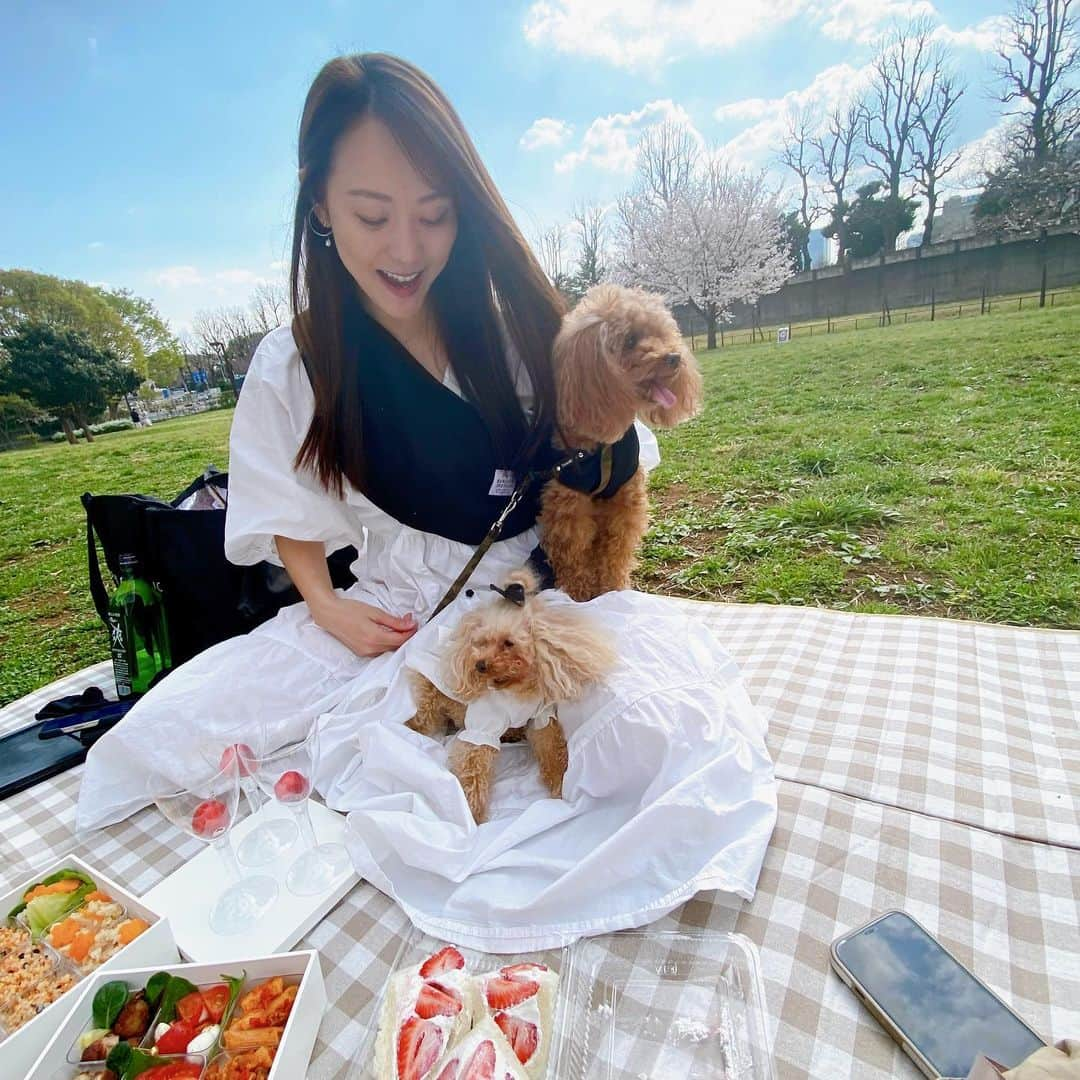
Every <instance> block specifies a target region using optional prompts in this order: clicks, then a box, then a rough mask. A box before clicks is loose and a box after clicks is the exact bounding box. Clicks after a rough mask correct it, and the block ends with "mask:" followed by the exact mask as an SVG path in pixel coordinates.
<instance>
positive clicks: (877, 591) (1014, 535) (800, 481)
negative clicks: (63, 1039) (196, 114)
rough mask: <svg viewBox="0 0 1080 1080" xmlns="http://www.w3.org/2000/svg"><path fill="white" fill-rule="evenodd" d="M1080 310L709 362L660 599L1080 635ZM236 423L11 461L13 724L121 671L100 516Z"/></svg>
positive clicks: (652, 547)
mask: <svg viewBox="0 0 1080 1080" xmlns="http://www.w3.org/2000/svg"><path fill="white" fill-rule="evenodd" d="M1078 338H1080V306H1073V307H1069V308H1062V309H1054V310H1046V311H1041V312H1040V311H1033V312H1027V311H1025V312H1023V313H1019V314H994V315H992V316H988V317H985V318H978V319H971V320H966V319H965V320H957V321H953V322H950V323H934V324H929V323H920V324H912V325H909V326H893V327H890V328H886V329H880V330H879V329H871V330H865V331H858V332H853V333H850V334H838V335H834V336H832V337H824V338H817V337H815V338H810V339H798V340H796V341H793V342H791V343H790V344H788V345H782V346H780V345H761V344H758V345H747V346H745V347H737V348H728V349H725V350H723V351H722V352H714V353H706V354H703V355H702V357H701V362H702V365H703V367H704V369H705V373H706V381H707V406H706V409H705V412H704V413H703V415H702V416H701V417H699V418H698V419H696V420H694V421H692V422H691V423H689V424H687V425H684V426H683V427H682V428H680V429H679V430H678V431H676V432H673V433H669V434H666V435H664V436H663V437H662V450H663V453H664V462H663V464H662V465H661V466H660V468H659V469H658V470H657V471H656V473H655V474H654V476H653V484H652V488H653V507H654V514H653V528H652V530H651V531H650V533H649V536H648V538H647V541H646V544H645V549H644V552H643V559H642V565H641V569H640V572H639V575H638V581H639V584H640V586H641V587H642V588H645V589H649V590H651V591H655V592H668V593H675V594H679V595H683V596H693V597H698V598H701V599H717V600H729V601H768V602H776V603H789V604H814V605H819V606H825V607H833V608H845V609H849V610H856V611H886V612H908V613H914V614H934V615H948V616H953V617H957V618H968V619H982V620H990V621H998V622H1009V623H1022V624H1030V625H1036V626H1071V627H1076V626H1080V461H1078V455H1080V362H1078V359H1077V357H1078V348H1077V344H1076V343H1077V340H1078ZM230 418H231V413H229V412H216V413H207V414H203V415H201V416H196V417H191V418H187V419H183V420H172V421H169V422H167V423H164V424H161V425H159V426H156V427H154V428H152V429H150V430H138V431H130V432H121V433H118V434H114V435H107V436H102V437H101V438H99V439H98V440H97V441H96V442H95V443H94V444H93V445H86V444H80V445H78V446H74V447H73V446H68V445H66V444H61V445H56V446H43V447H41V448H40V449H34V450H27V451H19V452H14V453H8V454H3V455H0V510H2V520H3V524H4V529H3V533H2V535H0V704H3V703H5V702H8V701H11V700H12V699H14V698H16V697H18V696H19V695H21V694H24V693H27V692H28V691H30V690H32V689H34V688H35V687H37V686H40V685H41V684H43V683H45V682H48V681H49V680H51V679H54V678H57V677H58V676H60V675H63V674H65V673H67V672H71V671H74V670H76V669H78V668H79V667H82V666H83V665H85V664H88V663H91V662H93V661H96V660H102V659H105V658H106V657H107V655H108V654H107V648H106V637H105V633H104V630H103V629H102V627H101V625H100V624H99V623H98V621H97V617H96V615H95V614H94V611H93V607H92V605H91V602H90V595H89V587H88V584H87V575H86V543H85V526H84V518H83V514H82V508H81V506H80V504H79V495H80V494H81V493H82V492H83V491H92V492H95V493H103V492H120V491H139V492H143V493H145V494H150V495H159V496H162V497H172V496H173V495H175V494H176V493H177V492H178V491H180V490H181V489H182V488H183V487H184V486H185V485H186V484H187V483H188V482H189V481H190V480H192V479H193V478H194V477H195V476H196V475H198V474H199V473H200V472H201V471H202V470H203V468H205V466H206V465H207V464H209V463H213V464H215V465H217V466H218V467H219V468H225V467H226V466H227V464H228V461H227V441H228V427H229V421H230Z"/></svg>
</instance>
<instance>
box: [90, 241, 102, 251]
mask: <svg viewBox="0 0 1080 1080" xmlns="http://www.w3.org/2000/svg"><path fill="white" fill-rule="evenodd" d="M86 246H87V247H88V248H89V249H90V250H91V251H97V249H98V248H103V247H104V246H105V241H104V240H91V241H90V243H89V244H87V245H86Z"/></svg>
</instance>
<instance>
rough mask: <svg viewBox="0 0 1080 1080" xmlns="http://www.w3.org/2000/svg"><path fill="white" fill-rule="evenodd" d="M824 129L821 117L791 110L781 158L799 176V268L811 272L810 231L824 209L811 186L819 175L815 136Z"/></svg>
mask: <svg viewBox="0 0 1080 1080" xmlns="http://www.w3.org/2000/svg"><path fill="white" fill-rule="evenodd" d="M820 127H821V118H820V117H819V116H818V115H817V113H816V112H814V111H813V110H810V109H799V108H796V109H792V110H790V111H789V112H788V115H787V130H786V133H785V135H784V142H783V145H782V147H781V149H780V153H779V155H778V160H779V162H780V164H781V165H786V166H787V167H788V168H789V169H790V170H791V171H792V172H793V173H794V174H795V176H796V179H797V183H798V187H797V188H796V192H797V196H798V204H797V206H796V210H795V212H796V214H797V216H798V221H799V225H800V226H801V227H802V236H801V237H800V239H801V249H800V251H799V269H800V270H809V269H810V230H811V229H812V228H813V227H814V223H815V222H816V221H817V219H818V217H819V215H820V214H821V208H820V207H819V206H817V205H816V204H815V203H814V202H813V201H812V199H811V187H812V181H813V179H814V176H815V174H816V172H817V165H818V159H817V157H816V155H815V153H814V143H813V136H814V134H815V133H816V132H817V131H818V129H819V128H820Z"/></svg>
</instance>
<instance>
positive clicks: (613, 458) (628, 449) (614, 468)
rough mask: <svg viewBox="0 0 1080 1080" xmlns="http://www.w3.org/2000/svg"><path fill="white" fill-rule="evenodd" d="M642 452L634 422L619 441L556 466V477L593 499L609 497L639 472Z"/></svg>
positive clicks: (566, 485)
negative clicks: (639, 457) (639, 458)
mask: <svg viewBox="0 0 1080 1080" xmlns="http://www.w3.org/2000/svg"><path fill="white" fill-rule="evenodd" d="M640 451H641V444H640V443H639V442H638V433H637V428H636V427H635V426H634V425H633V424H631V425H630V427H629V428H627V430H626V434H625V435H624V436H623V437H622V438H621V439H620V440H619V441H618V442H616V443H610V444H608V443H605V444H604V445H603V446H601V447H599V448H598V449H596V450H593V451H592V452H591V453H586V454H585V456H584V457H578V458H575V459H574V460H573V461H572V462H570V464H568V465H561V466H559V465H557V466H556V467H555V479H556V480H558V481H559V483H560V484H562V485H563V486H564V487H568V488H572V489H573V490H574V491H580V492H582V493H583V494H585V495H591V496H592V497H593V498H594V499H610V498H611V496H612V495H614V494H615V492H616V491H618V490H619V488H621V487H622V486H623V484H625V483H626V482H627V480H629V479H630V477H632V476H633V475H634V473H636V472H637V470H638V455H639V453H640Z"/></svg>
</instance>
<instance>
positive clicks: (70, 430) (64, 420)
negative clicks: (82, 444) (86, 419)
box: [60, 414, 79, 446]
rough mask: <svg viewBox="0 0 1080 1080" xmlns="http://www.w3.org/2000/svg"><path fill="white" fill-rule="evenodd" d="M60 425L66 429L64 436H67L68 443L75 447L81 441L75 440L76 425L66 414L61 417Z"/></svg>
mask: <svg viewBox="0 0 1080 1080" xmlns="http://www.w3.org/2000/svg"><path fill="white" fill-rule="evenodd" d="M60 424H61V426H62V427H63V429H64V434H65V435H66V436H67V441H68V442H69V443H71V445H72V446H74V445H75V444H76V443H77V442H78V441H79V440H78V439H76V438H75V425H74V424H73V423H72V422H71V417H70V416H67V415H66V414H65V415H64V416H61V417H60Z"/></svg>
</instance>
